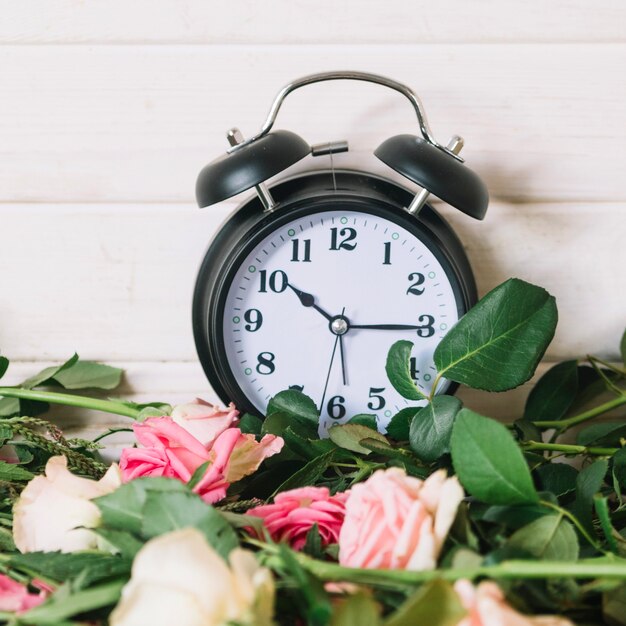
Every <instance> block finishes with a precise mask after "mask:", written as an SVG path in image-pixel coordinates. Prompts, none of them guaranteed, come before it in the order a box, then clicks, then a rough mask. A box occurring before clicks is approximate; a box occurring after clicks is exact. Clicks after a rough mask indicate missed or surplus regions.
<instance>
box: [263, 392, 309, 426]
mask: <svg viewBox="0 0 626 626" xmlns="http://www.w3.org/2000/svg"><path fill="white" fill-rule="evenodd" d="M274 413H283V414H285V415H288V416H290V417H293V418H296V419H298V420H299V421H304V422H308V423H310V425H311V426H313V427H314V428H315V429H316V430H317V426H318V422H319V411H318V410H317V406H316V405H315V402H313V400H311V398H309V396H306V395H304V394H303V393H302V392H301V391H298V390H297V389H287V390H285V391H281V392H280V393H277V394H276V395H275V396H274V397H273V398H272V399H271V400H270V401H269V404H268V405H267V415H268V416H270V415H273V414H274Z"/></svg>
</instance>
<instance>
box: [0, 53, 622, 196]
mask: <svg viewBox="0 0 626 626" xmlns="http://www.w3.org/2000/svg"><path fill="white" fill-rule="evenodd" d="M625 64H626V45H622V44H615V45H603V44H598V45H590V46H581V45H559V46H550V45H487V46H485V45H445V46H428V45H407V46H396V45H393V46H371V45H368V46H357V45H354V46H325V45H324V46H91V47H90V46H80V45H79V46H0V84H2V87H3V95H2V98H1V99H0V137H1V138H2V140H1V141H0V202H136V201H138V202H176V201H178V202H192V201H193V189H194V180H195V176H196V173H197V172H198V170H199V169H200V167H201V166H202V165H203V164H204V163H206V162H207V161H209V160H211V159H212V158H214V157H216V156H217V155H219V154H221V153H222V152H223V150H224V148H225V141H224V131H225V130H226V129H227V128H229V127H231V126H232V125H234V124H237V125H240V127H241V128H242V130H243V131H244V133H246V134H248V135H249V134H251V133H253V132H256V131H257V130H258V129H259V127H260V125H261V123H262V120H263V118H264V116H265V114H266V111H267V109H268V106H269V103H270V102H271V100H272V98H273V97H274V95H275V93H276V92H277V90H278V89H279V87H280V86H282V85H283V84H285V83H286V82H288V81H290V80H291V79H293V78H295V77H297V76H301V75H303V74H307V73H310V72H314V71H320V70H326V69H333V68H338V67H352V68H354V69H359V70H368V71H373V72H378V73H382V74H387V75H390V76H392V77H394V78H397V79H399V80H401V81H404V82H406V83H408V84H410V85H413V86H414V87H415V88H416V89H417V91H418V92H419V93H420V94H421V95H422V97H423V99H424V102H425V105H426V108H427V111H428V113H429V117H430V121H431V125H432V127H433V131H434V134H435V136H436V137H437V138H439V139H440V141H442V142H445V141H446V140H447V138H448V137H449V136H450V135H451V134H453V133H456V132H458V133H460V134H462V135H464V136H465V138H466V144H467V147H466V148H465V150H464V152H465V155H466V158H467V160H468V164H470V165H471V166H472V167H473V168H475V169H476V170H477V171H478V172H479V173H481V174H482V175H483V176H484V178H485V180H486V182H487V183H488V185H489V187H490V190H491V193H492V196H493V197H495V198H499V199H504V200H507V201H512V202H519V201H533V202H537V201H592V200H602V201H613V200H624V199H626V190H625V187H624V185H623V184H622V177H623V172H624V171H625V169H626V152H624V151H623V150H621V146H622V145H624V144H625V143H626V126H625V125H624V124H623V113H624V102H626V81H620V80H615V76H616V71H617V69H618V68H620V67H622V66H624V65H625ZM279 127H285V128H292V129H293V130H295V131H297V132H299V133H301V134H302V135H303V136H304V137H305V138H306V139H307V140H308V141H309V142H311V143H315V142H318V141H328V140H334V139H342V138H347V139H349V140H350V141H351V146H352V151H351V152H349V153H346V154H343V155H338V156H337V158H336V159H335V162H336V164H337V165H338V166H339V167H341V166H347V167H370V166H371V167H374V168H376V169H377V170H378V171H380V172H387V171H388V169H389V168H387V167H386V166H384V165H383V164H382V163H380V162H378V161H377V159H375V158H374V157H373V156H371V153H372V151H373V150H374V149H375V147H376V146H377V145H378V144H379V143H380V142H381V141H382V140H383V139H385V138H386V137H389V136H390V135H392V134H395V133H399V132H416V124H415V120H414V117H413V115H412V113H411V110H410V108H409V106H408V103H407V102H406V101H405V100H404V99H402V98H401V97H400V96H398V94H395V93H392V92H390V91H389V90H383V89H381V88H380V87H376V86H373V85H355V84H353V83H352V84H347V83H335V84H328V85H324V86H315V87H311V88H309V90H308V91H303V92H300V93H296V94H295V95H294V96H293V97H292V98H291V101H290V102H289V101H288V102H287V104H286V106H285V108H284V110H283V111H281V114H280V119H279ZM302 163H303V165H302V166H304V167H311V163H310V158H309V159H307V160H305V161H303V162H302ZM324 165H326V163H324Z"/></svg>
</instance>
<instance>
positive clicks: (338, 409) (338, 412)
mask: <svg viewBox="0 0 626 626" xmlns="http://www.w3.org/2000/svg"><path fill="white" fill-rule="evenodd" d="M345 401H346V399H345V398H344V397H343V396H333V397H332V398H331V399H330V400H329V401H328V404H327V405H326V410H327V411H328V416H329V417H330V418H331V419H334V420H340V419H341V418H342V417H344V415H345V414H346V407H345V406H344V405H343V403H344V402H345Z"/></svg>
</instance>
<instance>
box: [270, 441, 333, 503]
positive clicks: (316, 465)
mask: <svg viewBox="0 0 626 626" xmlns="http://www.w3.org/2000/svg"><path fill="white" fill-rule="evenodd" d="M334 455H335V451H334V450H331V451H330V452H327V453H326V454H322V455H321V456H318V457H316V458H314V459H313V460H311V461H309V462H308V463H307V464H306V465H305V466H304V467H302V468H301V469H299V470H298V471H297V472H295V473H294V474H292V475H291V476H289V478H287V480H285V481H283V482H282V483H281V485H280V486H279V487H278V488H277V489H276V491H275V492H274V495H276V494H277V493H280V492H281V491H287V490H288V489H297V488H298V487H306V486H307V485H314V484H315V483H316V482H317V481H318V480H319V479H320V478H321V477H322V476H323V475H324V472H325V471H326V470H327V469H328V468H329V467H330V464H331V463H332V462H333V457H334Z"/></svg>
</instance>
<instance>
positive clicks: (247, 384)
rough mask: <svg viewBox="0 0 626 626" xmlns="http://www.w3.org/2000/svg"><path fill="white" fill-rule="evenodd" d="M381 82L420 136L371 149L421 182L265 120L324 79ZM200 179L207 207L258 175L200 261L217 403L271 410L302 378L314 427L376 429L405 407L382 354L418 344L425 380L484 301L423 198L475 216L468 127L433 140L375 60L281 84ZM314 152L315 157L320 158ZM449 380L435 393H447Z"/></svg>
mask: <svg viewBox="0 0 626 626" xmlns="http://www.w3.org/2000/svg"><path fill="white" fill-rule="evenodd" d="M338 79H349V80H361V81H368V82H372V83H377V84H380V85H383V86H386V87H389V88H391V89H394V90H395V91H397V92H399V93H401V94H402V95H404V96H406V98H408V100H409V101H410V102H411V104H412V106H413V108H414V110H415V113H416V114H417V120H418V125H419V130H420V135H421V136H415V135H409V134H406V135H397V136H394V137H391V138H390V139H387V140H386V141H384V142H383V143H382V144H381V145H380V146H379V147H378V148H377V149H376V151H375V152H374V154H375V155H376V156H377V157H378V158H379V159H381V160H382V161H383V162H384V163H385V164H387V165H388V166H389V167H391V168H392V169H394V170H395V171H396V172H399V173H400V174H402V175H403V176H405V177H406V178H408V179H409V180H411V181H413V182H414V183H417V185H419V186H420V188H421V191H419V193H417V194H416V193H415V192H414V191H409V190H408V189H406V188H404V187H402V186H401V185H398V184H397V183H395V182H392V181H390V180H387V179H385V178H382V177H380V176H376V175H374V174H371V173H367V172H362V171H346V170H341V169H335V168H334V167H333V154H335V153H337V152H342V151H345V150H347V149H348V145H347V142H345V141H342V142H332V143H328V144H324V145H318V146H313V147H311V146H309V145H308V144H307V142H306V141H304V140H303V139H302V138H301V137H299V136H298V135H296V134H294V133H292V132H290V131H287V130H272V128H273V125H274V122H275V119H276V116H277V113H278V111H279V109H280V106H281V105H282V103H283V101H284V99H285V98H286V96H287V95H288V94H289V93H291V92H293V91H294V90H296V89H298V88H300V87H303V86H305V85H309V84H312V83H317V82H321V81H329V80H338ZM228 139H229V142H230V145H231V147H230V149H229V150H228V152H227V153H226V154H225V155H223V156H221V157H220V158H218V159H217V160H215V161H213V162H212V163H210V164H209V165H207V166H206V167H205V168H204V169H203V170H202V171H201V172H200V175H199V177H198V182H197V187H196V195H197V200H198V204H199V205H200V206H201V207H206V206H209V205H213V204H216V203H218V202H221V201H223V200H226V199H227V198H230V197H232V196H235V195H237V194H239V193H241V192H243V191H246V190H248V189H252V188H254V189H255V190H256V194H255V195H254V196H253V197H251V198H249V199H247V200H246V201H245V202H243V204H241V205H240V206H239V208H238V209H236V210H235V212H234V213H233V214H232V215H231V216H230V217H229V218H228V219H227V220H226V222H225V223H224V224H223V225H222V226H221V228H220V229H219V231H218V233H217V234H216V236H215V237H214V239H213V241H212V242H211V244H210V246H209V249H208V251H207V253H206V256H205V257H204V261H203V262H202V266H201V268H200V272H199V275H198V279H197V283H196V287H195V293H194V300H193V330H194V336H195V342H196V347H197V351H198V355H199V358H200V362H201V364H202V366H203V368H204V371H205V373H206V375H207V377H208V379H209V382H210V383H211V385H212V387H213V388H214V390H215V391H216V392H217V394H218V395H219V396H220V397H221V398H222V400H223V401H225V402H227V401H233V402H235V404H236V405H237V407H238V408H239V409H240V410H243V411H248V412H252V413H254V414H257V415H260V416H263V415H265V411H266V408H267V404H268V401H269V400H270V398H272V396H274V395H275V394H276V393H278V392H279V391H282V390H284V389H287V388H292V389H298V390H300V391H302V392H303V393H305V394H306V395H308V396H309V397H311V398H312V399H313V400H314V402H315V403H316V404H317V406H318V408H319V412H320V432H321V433H322V434H323V433H324V432H325V431H327V429H328V428H329V427H330V426H332V425H333V424H337V423H342V422H345V421H346V420H348V419H350V418H351V417H353V416H354V415H357V414H369V415H374V416H376V421H377V424H378V426H379V429H380V430H381V431H383V432H384V431H385V428H386V426H387V424H388V422H389V420H390V418H391V417H392V416H393V415H394V414H395V413H396V412H398V411H399V410H401V409H402V408H405V407H406V404H407V401H406V400H405V399H404V398H403V397H402V396H400V395H399V394H398V393H397V392H396V391H395V390H394V388H393V387H392V386H391V385H390V383H389V381H388V380H387V376H386V373H385V361H386V356H387V352H388V350H389V348H390V346H391V345H392V344H393V343H394V342H395V341H397V340H399V339H406V340H409V341H411V342H413V344H414V349H413V353H412V356H411V358H410V370H411V375H412V376H413V378H414V380H415V383H416V384H417V386H418V387H419V388H420V389H421V390H422V391H423V392H424V393H426V394H427V393H428V392H429V390H430V386H431V385H432V382H433V380H434V378H435V374H436V372H435V367H434V364H433V352H434V350H435V348H436V346H437V343H438V342H439V341H440V340H441V338H442V337H443V336H444V335H445V334H446V332H447V331H448V330H449V329H450V328H451V327H452V326H453V325H454V323H455V322H457V321H458V319H459V318H460V317H461V316H462V315H463V314H464V313H465V312H466V311H467V310H468V309H469V308H470V307H471V306H472V305H473V304H474V303H475V301H476V297H477V296H476V285H475V281H474V276H473V273H472V269H471V267H470V264H469V262H468V259H467V256H466V254H465V252H464V249H463V246H462V244H461V242H460V241H459V239H458V237H457V236H456V235H455V233H454V231H453V230H452V228H451V227H450V225H449V224H448V223H447V222H446V221H445V220H444V219H443V218H442V217H441V215H439V213H437V211H435V210H434V209H433V208H432V207H431V206H430V205H429V204H428V203H427V199H428V196H429V194H431V193H432V194H434V195H435V196H437V197H438V198H440V199H441V200H443V201H445V202H447V203H448V204H450V205H452V206H454V207H456V208H457V209H459V210H460V211H462V212H464V213H466V214H467V215H469V216H471V217H473V218H476V219H482V218H483V217H484V215H485V212H486V210H487V204H488V200H489V198H488V193H487V190H486V187H485V185H484V183H483V182H482V181H481V180H480V178H479V177H478V176H477V175H476V174H475V173H474V172H473V171H472V170H470V169H469V168H467V167H466V166H465V165H464V164H463V160H462V159H461V157H460V156H459V155H458V152H459V151H460V149H461V147H462V145H463V141H462V139H461V138H460V137H454V138H453V139H452V140H451V141H450V143H449V144H448V145H447V146H442V145H440V144H439V143H437V142H436V141H435V139H434V138H433V136H432V134H431V131H430V129H429V127H428V124H427V122H426V117H425V114H424V111H423V107H422V104H421V102H420V100H419V99H418V98H417V96H416V95H415V94H414V93H413V91H412V90H411V89H410V88H408V87H407V86H405V85H403V84H401V83H398V82H395V81H393V80H390V79H388V78H385V77H383V76H377V75H373V74H366V73H361V72H328V73H323V74H315V75H312V76H307V77H304V78H301V79H299V80H296V81H294V82H292V83H290V84H289V85H287V86H286V87H284V88H283V89H282V90H281V91H280V92H279V94H278V95H277V97H276V99H275V100H274V103H273V104H272V107H271V109H270V113H269V116H268V118H267V120H266V121H265V123H264V125H263V127H262V129H261V131H260V132H259V133H258V134H257V135H256V136H254V137H252V138H250V139H247V140H244V139H243V137H242V136H241V134H240V133H239V131H238V130H237V129H233V130H231V131H230V132H229V133H228ZM323 155H328V156H329V158H330V165H331V166H330V167H329V168H328V169H324V170H319V169H313V168H312V169H311V170H309V171H305V172H303V173H299V174H296V175H294V176H291V177H289V178H286V179H285V180H282V181H280V182H277V183H276V184H273V185H272V186H271V188H268V187H267V186H266V185H265V181H266V180H268V179H269V178H271V177H273V176H275V175H276V174H279V173H280V172H282V171H284V170H285V169H287V168H288V167H290V166H291V165H293V164H294V163H296V162H297V161H300V160H301V159H304V158H305V157H308V158H316V157H320V156H323ZM318 162H319V159H318ZM451 391H452V389H451V386H450V383H448V382H446V381H444V382H443V384H441V385H440V386H439V387H438V393H445V392H448V393H450V392H451Z"/></svg>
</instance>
